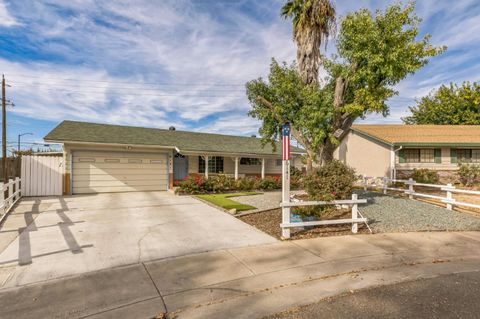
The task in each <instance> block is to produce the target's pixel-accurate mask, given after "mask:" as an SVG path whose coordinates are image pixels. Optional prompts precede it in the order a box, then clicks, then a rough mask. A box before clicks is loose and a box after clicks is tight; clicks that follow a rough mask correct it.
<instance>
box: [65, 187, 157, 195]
mask: <svg viewBox="0 0 480 319" xmlns="http://www.w3.org/2000/svg"><path fill="white" fill-rule="evenodd" d="M158 190H159V189H158V186H118V187H117V186H112V187H108V186H101V187H100V186H99V187H74V188H73V193H74V194H92V193H115V192H144V191H158Z"/></svg>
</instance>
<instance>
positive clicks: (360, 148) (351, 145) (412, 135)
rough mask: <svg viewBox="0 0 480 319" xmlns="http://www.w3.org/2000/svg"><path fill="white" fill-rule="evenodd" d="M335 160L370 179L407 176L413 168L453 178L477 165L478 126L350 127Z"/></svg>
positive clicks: (479, 149) (479, 153)
mask: <svg viewBox="0 0 480 319" xmlns="http://www.w3.org/2000/svg"><path fill="white" fill-rule="evenodd" d="M335 158H337V159H339V160H341V161H343V162H345V163H346V164H348V165H350V166H352V167H353V168H355V169H356V171H357V173H359V174H362V175H367V176H372V177H382V176H387V177H390V178H404V177H408V176H409V175H410V174H411V173H412V172H413V170H414V169H415V168H428V169H433V170H436V171H438V173H439V175H440V176H441V177H443V178H445V177H448V176H451V175H453V173H455V171H456V170H457V169H458V163H459V162H469V163H480V125H353V126H352V128H351V129H350V131H349V132H348V134H347V135H346V136H345V137H344V138H343V140H342V141H341V143H340V145H339V147H338V148H337V149H336V151H335Z"/></svg>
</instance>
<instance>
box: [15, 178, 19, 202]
mask: <svg viewBox="0 0 480 319" xmlns="http://www.w3.org/2000/svg"><path fill="white" fill-rule="evenodd" d="M19 198H20V178H19V177H15V200H17V199H19Z"/></svg>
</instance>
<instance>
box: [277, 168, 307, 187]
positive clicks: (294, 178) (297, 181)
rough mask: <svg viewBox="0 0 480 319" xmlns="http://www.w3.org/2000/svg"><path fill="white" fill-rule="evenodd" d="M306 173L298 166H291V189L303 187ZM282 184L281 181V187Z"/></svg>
mask: <svg viewBox="0 0 480 319" xmlns="http://www.w3.org/2000/svg"><path fill="white" fill-rule="evenodd" d="M304 176H305V175H304V174H303V173H302V171H301V170H299V169H298V168H296V167H291V168H290V188H291V189H299V188H301V187H302V181H303V177H304ZM281 187H282V184H281V183H280V188H281Z"/></svg>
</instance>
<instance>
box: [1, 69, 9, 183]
mask: <svg viewBox="0 0 480 319" xmlns="http://www.w3.org/2000/svg"><path fill="white" fill-rule="evenodd" d="M5 86H6V85H5V75H3V74H2V168H3V182H4V183H7V182H8V177H7V97H6V96H5Z"/></svg>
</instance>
